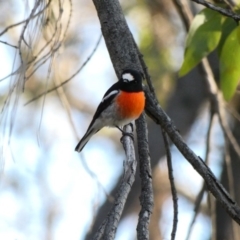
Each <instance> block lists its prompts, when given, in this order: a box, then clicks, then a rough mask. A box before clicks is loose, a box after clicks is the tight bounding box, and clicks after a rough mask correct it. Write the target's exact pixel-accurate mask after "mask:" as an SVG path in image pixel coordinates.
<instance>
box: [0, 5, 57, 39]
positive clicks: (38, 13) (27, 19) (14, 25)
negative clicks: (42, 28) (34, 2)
mask: <svg viewBox="0 0 240 240" xmlns="http://www.w3.org/2000/svg"><path fill="white" fill-rule="evenodd" d="M51 2H52V0H49V1H48V3H47V5H46V6H45V7H44V8H43V9H42V10H40V11H39V12H37V13H36V14H35V15H32V16H29V17H28V18H26V19H25V20H23V21H20V22H18V23H15V24H12V25H10V26H8V27H6V28H5V29H4V30H3V31H2V32H0V36H2V35H3V34H4V33H6V32H7V31H8V30H9V29H11V28H14V27H17V26H19V25H21V24H24V23H25V22H27V21H29V18H31V19H33V18H35V17H37V16H39V15H40V14H42V13H43V12H44V11H45V10H46V9H47V8H48V7H49V5H50V3H51Z"/></svg>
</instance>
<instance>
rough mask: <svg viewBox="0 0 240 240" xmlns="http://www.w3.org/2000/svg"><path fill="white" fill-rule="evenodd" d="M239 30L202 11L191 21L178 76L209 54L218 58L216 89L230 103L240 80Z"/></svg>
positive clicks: (223, 17)
mask: <svg viewBox="0 0 240 240" xmlns="http://www.w3.org/2000/svg"><path fill="white" fill-rule="evenodd" d="M239 47H240V29H239V26H238V25H237V24H236V22H235V21H234V20H233V19H230V18H226V17H225V16H223V15H221V14H219V13H218V12H215V11H213V10H211V9H208V8H206V9H203V10H202V11H201V12H200V13H199V14H197V15H196V17H195V18H194V20H193V22H192V24H191V27H190V30H189V33H188V36H187V40H186V47H185V54H184V61H183V64H182V67H181V69H180V72H179V74H180V76H183V75H185V74H187V73H188V72H189V71H190V70H192V69H193V68H194V67H195V66H196V65H197V64H198V63H200V61H201V60H202V59H203V58H204V57H206V56H207V55H208V54H209V53H211V52H212V51H213V50H215V49H216V50H217V52H218V55H219V60H220V64H219V68H220V88H221V90H222V92H223V95H224V98H225V99H226V100H230V99H231V98H232V96H233V94H234V93H235V90H236V87H237V85H238V83H239V79H240V68H239V67H238V66H239V64H240V48H239Z"/></svg>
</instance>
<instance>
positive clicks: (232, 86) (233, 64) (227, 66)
mask: <svg viewBox="0 0 240 240" xmlns="http://www.w3.org/2000/svg"><path fill="white" fill-rule="evenodd" d="M239 79H240V26H239V27H237V28H236V29H235V30H233V31H232V32H231V33H230V34H229V36H228V37H227V38H226V41H225V42H224V44H223V47H222V51H221V55H220V86H221V89H222V92H223V96H224V98H225V99H226V100H230V99H231V97H232V96H233V94H234V93H235V91H236V88H237V85H238V83H239Z"/></svg>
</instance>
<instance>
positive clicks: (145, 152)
mask: <svg viewBox="0 0 240 240" xmlns="http://www.w3.org/2000/svg"><path fill="white" fill-rule="evenodd" d="M136 130H137V136H138V154H139V168H140V178H141V195H140V203H141V206H142V209H141V211H140V213H139V220H138V226H137V239H141V240H148V239H149V230H148V225H149V222H150V216H151V214H152V209H153V188H152V169H151V159H150V156H149V148H148V131H147V123H146V118H145V115H144V114H142V115H141V116H140V118H139V119H138V120H137V121H136Z"/></svg>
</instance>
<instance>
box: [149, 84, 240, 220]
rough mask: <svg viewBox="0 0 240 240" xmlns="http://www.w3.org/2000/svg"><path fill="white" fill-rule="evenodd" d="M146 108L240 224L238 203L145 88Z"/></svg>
mask: <svg viewBox="0 0 240 240" xmlns="http://www.w3.org/2000/svg"><path fill="white" fill-rule="evenodd" d="M145 96H146V108H145V111H146V113H147V114H148V115H149V117H150V118H152V120H153V121H155V122H156V123H157V124H159V125H161V127H162V128H163V129H164V130H165V131H166V133H167V134H168V136H169V137H170V139H171V140H172V142H173V143H174V144H175V145H176V147H177V148H178V149H179V151H180V152H181V153H182V154H183V156H184V157H185V158H186V159H187V160H188V161H189V163H190V164H191V165H192V166H193V167H194V168H195V170H196V171H197V172H198V173H199V174H200V175H201V176H202V177H203V178H204V180H205V181H206V184H207V187H208V190H209V191H210V192H212V194H213V195H214V197H215V198H216V199H217V200H218V201H219V202H220V203H221V204H222V206H223V207H224V208H225V210H226V211H227V213H228V214H229V215H230V216H231V217H232V218H233V219H234V220H235V221H236V222H237V223H238V224H240V208H239V206H238V205H237V204H236V202H235V201H234V200H233V199H232V198H231V197H230V195H229V194H228V192H227V191H226V190H225V188H224V187H223V186H222V184H221V183H220V182H219V181H218V180H217V179H216V177H215V176H214V174H213V173H212V171H211V170H210V169H209V167H208V166H207V165H206V164H205V163H204V161H202V159H201V158H200V157H198V156H196V154H195V153H194V152H193V151H192V150H191V149H190V148H189V147H188V145H187V144H186V143H185V142H184V141H183V139H182V137H181V136H180V134H179V133H178V131H177V129H176V127H175V126H174V125H173V123H172V122H171V119H170V118H169V117H168V116H167V114H166V113H165V112H164V111H163V110H162V108H161V107H160V105H159V103H158V101H157V99H155V98H154V97H153V96H152V94H151V93H150V92H149V90H148V89H147V88H146V87H145Z"/></svg>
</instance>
